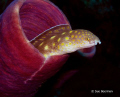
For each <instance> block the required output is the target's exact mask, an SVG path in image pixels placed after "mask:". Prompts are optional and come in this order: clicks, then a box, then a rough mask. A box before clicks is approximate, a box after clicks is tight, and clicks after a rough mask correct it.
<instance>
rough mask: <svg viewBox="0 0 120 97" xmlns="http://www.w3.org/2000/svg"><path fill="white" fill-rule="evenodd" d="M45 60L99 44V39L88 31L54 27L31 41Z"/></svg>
mask: <svg viewBox="0 0 120 97" xmlns="http://www.w3.org/2000/svg"><path fill="white" fill-rule="evenodd" d="M30 42H31V43H32V44H33V45H34V47H36V48H37V49H38V50H39V51H40V52H41V53H42V54H43V55H44V57H45V58H47V57H49V56H52V55H62V54H66V53H71V52H74V51H76V50H78V49H82V48H88V47H91V46H94V45H97V43H99V44H101V42H100V40H99V38H98V37H97V36H95V35H94V34H93V33H91V32H90V31H88V30H82V29H78V30H71V28H70V26H69V25H58V26H55V27H52V28H50V29H48V30H46V31H44V32H43V33H42V34H40V35H38V36H37V37H35V38H34V39H33V40H31V41H30Z"/></svg>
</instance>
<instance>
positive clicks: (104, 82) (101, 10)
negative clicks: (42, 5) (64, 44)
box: [0, 0, 120, 97]
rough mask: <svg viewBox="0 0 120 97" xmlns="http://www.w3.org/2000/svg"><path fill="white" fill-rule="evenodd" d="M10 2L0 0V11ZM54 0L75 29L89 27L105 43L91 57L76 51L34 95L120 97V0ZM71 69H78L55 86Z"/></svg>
mask: <svg viewBox="0 0 120 97" xmlns="http://www.w3.org/2000/svg"><path fill="white" fill-rule="evenodd" d="M2 1H3V2H2ZM11 1H12V0H11ZM11 1H10V0H1V1H0V2H2V3H0V13H2V11H3V10H4V8H5V7H6V6H7V5H8V4H9V3H10V2H11ZM51 1H52V2H53V3H54V4H55V5H57V6H58V7H59V8H60V9H61V10H62V11H63V13H64V14H65V15H66V17H67V18H68V20H69V22H70V24H71V26H72V28H73V29H86V30H90V31H91V32H93V33H94V34H95V35H97V36H98V37H99V38H100V40H101V42H102V44H101V45H97V46H96V54H95V55H94V57H92V58H85V57H82V56H81V55H79V53H77V52H75V53H72V54H70V58H69V59H68V61H67V62H66V64H65V65H64V66H63V67H62V68H61V70H60V71H59V72H58V73H57V74H56V75H55V76H53V77H52V78H51V79H49V80H48V81H47V82H45V83H44V84H43V86H42V87H41V88H40V89H39V91H38V93H37V94H36V96H35V97H120V23H119V22H120V6H119V5H120V1H119V0H51ZM4 4H5V5H4ZM70 70H78V71H79V72H77V73H76V74H75V75H73V76H72V77H71V78H69V80H67V81H65V80H64V79H63V82H64V81H65V83H64V84H63V85H62V86H60V87H59V88H58V89H56V88H53V86H54V85H55V83H57V82H59V81H58V79H59V77H60V76H61V75H64V73H65V72H67V71H70ZM66 76H67V75H66ZM61 80H62V79H61ZM91 90H96V91H97V90H112V91H113V93H91ZM46 94H47V95H46Z"/></svg>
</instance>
